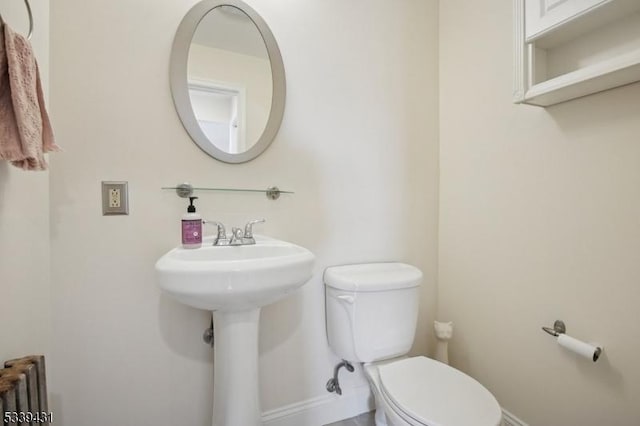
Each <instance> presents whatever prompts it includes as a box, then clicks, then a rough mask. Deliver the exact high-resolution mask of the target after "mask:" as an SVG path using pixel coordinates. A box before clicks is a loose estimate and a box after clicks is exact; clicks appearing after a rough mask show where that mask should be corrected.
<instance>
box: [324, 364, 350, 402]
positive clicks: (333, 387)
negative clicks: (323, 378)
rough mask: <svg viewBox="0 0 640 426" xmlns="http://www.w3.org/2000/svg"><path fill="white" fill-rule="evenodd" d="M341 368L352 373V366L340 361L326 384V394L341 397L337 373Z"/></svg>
mask: <svg viewBox="0 0 640 426" xmlns="http://www.w3.org/2000/svg"><path fill="white" fill-rule="evenodd" d="M342 367H346V368H347V371H348V372H350V373H353V371H354V368H353V365H351V363H350V362H349V361H345V360H342V362H341V363H339V364H338V365H336V366H335V368H334V369H333V378H331V379H329V381H328V382H327V392H335V393H337V394H338V395H342V389H340V382H339V381H338V373H339V372H340V369H341V368H342Z"/></svg>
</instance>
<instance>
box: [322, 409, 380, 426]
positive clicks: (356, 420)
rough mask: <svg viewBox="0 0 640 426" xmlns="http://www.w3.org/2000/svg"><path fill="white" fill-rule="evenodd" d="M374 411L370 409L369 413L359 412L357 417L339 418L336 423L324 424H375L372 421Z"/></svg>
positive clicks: (332, 425)
mask: <svg viewBox="0 0 640 426" xmlns="http://www.w3.org/2000/svg"><path fill="white" fill-rule="evenodd" d="M374 414H375V412H374V411H372V412H370V413H364V414H360V415H359V416H357V417H352V418H350V419H346V420H341V421H339V422H336V423H331V424H330V425H326V426H376V423H375V421H374V417H375V416H374Z"/></svg>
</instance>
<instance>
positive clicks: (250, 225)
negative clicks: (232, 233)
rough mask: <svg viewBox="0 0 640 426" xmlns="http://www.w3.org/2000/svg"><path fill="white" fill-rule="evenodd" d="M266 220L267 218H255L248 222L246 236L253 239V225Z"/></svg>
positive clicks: (245, 230) (245, 228) (245, 229)
mask: <svg viewBox="0 0 640 426" xmlns="http://www.w3.org/2000/svg"><path fill="white" fill-rule="evenodd" d="M265 222H266V219H255V220H250V221H249V222H247V225H246V226H245V227H244V237H245V238H251V239H253V225H255V224H257V223H265ZM254 242H255V241H254Z"/></svg>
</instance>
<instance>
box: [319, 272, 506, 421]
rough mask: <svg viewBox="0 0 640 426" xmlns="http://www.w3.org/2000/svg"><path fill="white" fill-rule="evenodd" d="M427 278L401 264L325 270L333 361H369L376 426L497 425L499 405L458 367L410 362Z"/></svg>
mask: <svg viewBox="0 0 640 426" xmlns="http://www.w3.org/2000/svg"><path fill="white" fill-rule="evenodd" d="M421 281H422V272H421V271H420V270H419V269H417V268H415V267H413V266H411V265H406V264H403V263H370V264H361V265H345V266H334V267H330V268H327V269H326V271H325V273H324V282H325V285H326V309H327V337H328V339H329V346H330V347H331V349H332V350H333V351H334V352H335V354H336V355H338V356H339V357H341V358H342V359H344V360H347V361H350V362H362V363H364V370H365V374H366V376H367V379H368V380H369V383H370V384H371V389H372V391H373V394H374V397H375V403H376V409H377V410H376V426H387V425H388V426H406V425H411V426H499V425H500V423H501V419H502V412H501V409H500V405H499V404H498V401H496V399H495V398H494V396H493V395H492V394H491V393H490V392H489V391H488V390H487V389H486V388H485V387H484V386H482V385H481V384H480V383H478V382H477V381H476V380H474V379H473V378H471V377H469V376H467V375H466V374H464V373H462V372H461V371H458V370H456V369H455V368H452V367H449V366H448V365H446V364H443V363H441V362H438V361H435V360H432V359H430V358H426V357H422V356H418V357H413V358H407V357H406V356H404V355H406V354H407V353H408V352H409V349H410V348H411V345H412V344H413V338H414V335H415V331H416V324H417V320H418V299H419V296H418V290H419V285H420V282H421Z"/></svg>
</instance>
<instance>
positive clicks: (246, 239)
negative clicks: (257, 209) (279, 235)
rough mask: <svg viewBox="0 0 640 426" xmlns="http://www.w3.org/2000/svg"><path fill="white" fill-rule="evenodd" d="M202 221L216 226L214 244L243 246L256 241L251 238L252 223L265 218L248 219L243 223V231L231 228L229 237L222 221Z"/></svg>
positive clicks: (259, 221) (263, 220)
mask: <svg viewBox="0 0 640 426" xmlns="http://www.w3.org/2000/svg"><path fill="white" fill-rule="evenodd" d="M203 222H204V223H205V224H210V225H216V226H217V231H218V232H217V235H216V237H215V238H214V239H213V245H214V246H245V245H251V244H255V243H256V240H255V238H253V225H255V224H258V223H264V222H265V219H256V220H250V221H249V222H247V224H246V225H245V227H244V232H243V231H242V229H241V228H235V227H234V228H231V238H228V237H227V231H226V229H225V227H224V225H223V224H222V223H220V222H216V221H214V220H204V221H203Z"/></svg>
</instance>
